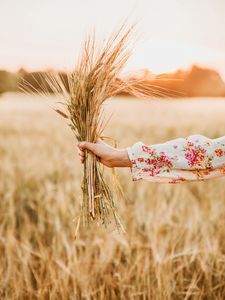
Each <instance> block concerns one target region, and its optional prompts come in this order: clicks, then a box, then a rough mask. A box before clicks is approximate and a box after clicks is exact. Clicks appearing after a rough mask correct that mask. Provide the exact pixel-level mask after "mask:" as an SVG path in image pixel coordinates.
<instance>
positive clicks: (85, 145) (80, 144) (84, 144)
mask: <svg viewBox="0 0 225 300" xmlns="http://www.w3.org/2000/svg"><path fill="white" fill-rule="evenodd" d="M77 146H78V148H79V149H80V150H81V151H84V150H85V149H87V150H90V151H91V152H93V153H94V154H96V155H97V154H98V153H97V152H96V151H97V150H96V144H95V143H90V142H78V143H77Z"/></svg>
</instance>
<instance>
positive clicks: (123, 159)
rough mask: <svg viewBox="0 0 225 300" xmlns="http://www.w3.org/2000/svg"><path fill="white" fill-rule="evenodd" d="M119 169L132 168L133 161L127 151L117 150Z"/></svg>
mask: <svg viewBox="0 0 225 300" xmlns="http://www.w3.org/2000/svg"><path fill="white" fill-rule="evenodd" d="M116 160H117V162H116V164H117V165H116V166H117V167H131V166H132V165H131V161H130V158H129V156H128V153H127V149H119V150H117V159H116Z"/></svg>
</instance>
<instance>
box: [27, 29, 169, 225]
mask: <svg viewBox="0 0 225 300" xmlns="http://www.w3.org/2000/svg"><path fill="white" fill-rule="evenodd" d="M133 29H134V26H130V27H127V26H126V25H122V26H121V27H120V28H119V30H117V31H116V32H115V33H113V34H112V35H111V36H110V38H109V39H108V40H107V41H106V42H105V43H104V44H103V46H102V47H101V49H100V48H99V47H98V46H97V42H96V38H95V35H94V34H93V35H89V36H88V37H87V39H86V40H85V41H84V44H83V47H82V49H81V53H80V57H79V59H78V62H77V66H76V68H75V71H74V72H72V73H70V74H67V77H66V78H65V77H63V76H61V75H60V74H59V73H52V72H50V73H48V75H47V76H45V78H44V79H43V80H41V82H42V90H43V91H44V94H49V87H50V89H51V91H52V92H53V93H54V94H55V95H57V96H58V97H62V96H63V99H64V102H63V104H64V105H65V108H66V111H62V110H61V109H58V108H57V109H55V111H56V112H57V113H59V114H60V115H61V116H62V117H64V118H67V119H69V126H70V127H71V129H72V131H73V132H74V134H75V137H76V139H77V140H78V141H88V142H93V143H94V142H96V141H97V140H98V139H99V138H100V137H101V135H102V132H103V130H104V128H105V126H106V122H107V120H106V119H105V118H104V116H103V113H102V104H103V103H104V101H105V100H106V99H108V98H110V97H112V96H114V95H117V94H119V93H121V92H126V93H128V94H130V95H133V96H135V97H142V98H143V97H149V96H150V95H156V96H159V94H160V95H162V94H163V92H162V91H159V90H158V89H154V86H152V85H151V84H146V83H145V80H143V79H135V78H127V79H126V78H125V79H122V77H121V76H120V72H121V71H122V70H123V68H124V66H125V64H126V62H127V60H128V58H129V57H130V54H131V50H132V49H128V42H129V38H130V36H131V33H132V32H133ZM119 76H120V77H119ZM25 85H26V83H24V85H23V90H27V89H28V90H29V91H30V90H33V92H34V93H36V92H38V93H40V91H39V90H38V91H37V90H36V89H32V87H31V86H29V83H28V86H27V87H25ZM24 87H25V88H24ZM81 188H82V224H83V225H84V226H89V225H90V224H91V223H92V222H96V221H97V222H98V223H99V222H100V223H102V224H104V225H107V224H108V223H109V222H111V218H110V216H111V215H113V216H114V221H115V224H116V227H117V228H118V229H122V225H121V222H120V219H119V217H118V214H117V211H116V207H115V202H114V195H113V193H112V191H111V189H110V187H109V186H108V185H107V183H106V181H105V179H104V176H103V170H102V168H100V162H99V159H98V157H96V156H95V155H94V154H92V153H90V152H87V151H86V152H85V161H84V165H83V180H82V184H81Z"/></svg>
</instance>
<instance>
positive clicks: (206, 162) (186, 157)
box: [127, 135, 225, 183]
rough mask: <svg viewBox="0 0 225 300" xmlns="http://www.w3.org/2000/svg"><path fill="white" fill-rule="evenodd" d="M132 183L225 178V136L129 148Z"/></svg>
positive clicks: (186, 139)
mask: <svg viewBox="0 0 225 300" xmlns="http://www.w3.org/2000/svg"><path fill="white" fill-rule="evenodd" d="M127 152H128V156H129V158H130V160H131V163H132V167H131V173H132V179H133V180H140V179H145V180H149V181H154V182H169V183H179V182H184V181H195V180H205V179H209V178H214V177H218V176H223V175H224V176H225V136H223V137H220V138H217V139H210V138H207V137H205V136H203V135H191V136H189V137H186V138H178V139H174V140H171V141H168V142H165V143H163V144H155V145H151V146H146V145H145V144H143V143H142V142H138V143H136V144H134V145H133V146H132V147H128V148H127Z"/></svg>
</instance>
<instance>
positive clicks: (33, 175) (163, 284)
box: [0, 94, 225, 300]
mask: <svg viewBox="0 0 225 300" xmlns="http://www.w3.org/2000/svg"><path fill="white" fill-rule="evenodd" d="M51 102H52V99H49V101H45V100H44V99H41V98H40V97H38V96H37V97H34V96H32V97H29V96H25V95H16V94H5V95H4V96H2V97H1V98H0V253H1V256H0V299H7V300H8V299H21V300H25V299H60V300H61V299H66V300H70V299H85V300H89V299H90V300H92V299H98V300H101V299H104V300H111V299H112V300H114V299H116V300H117V299H135V300H137V299H141V300H142V299H143V300H146V299H153V300H174V299H175V300H177V299H178V300H179V299H213V300H222V299H224V298H225V184H224V183H225V181H224V178H219V179H213V180H211V181H207V182H199V183H183V184H177V185H169V184H154V183H149V182H141V181H139V182H132V180H131V175H130V170H129V169H120V170H117V175H118V178H119V181H120V183H121V185H122V188H123V191H124V194H125V195H126V198H125V199H122V198H119V199H117V206H118V210H119V213H120V217H121V219H122V220H123V224H124V226H125V228H126V233H125V234H119V233H117V232H112V231H111V230H110V229H108V230H105V229H104V228H94V227H92V228H91V229H89V230H84V229H81V230H80V231H79V232H78V234H77V236H76V239H75V232H76V226H77V219H78V213H79V205H80V175H81V172H82V168H81V166H80V163H79V160H78V155H77V150H76V141H75V139H74V136H73V134H72V132H71V131H70V129H69V127H68V126H67V124H66V123H65V120H63V119H61V118H60V116H58V115H57V114H56V113H55V112H54V111H53V110H51V108H50V106H49V105H48V104H49V103H51ZM111 112H113V116H112V118H111V121H110V123H109V125H108V127H107V129H106V130H105V135H106V136H110V137H112V138H114V139H116V140H117V142H118V146H119V147H126V146H130V145H132V144H133V143H135V142H137V141H143V142H145V143H146V144H152V143H161V142H164V141H166V140H168V139H173V138H177V137H184V136H188V135H191V134H196V133H199V134H204V135H206V136H209V137H211V138H214V137H218V136H221V135H224V134H225V120H224V115H225V101H224V99H217V100H215V99H198V100H182V99H180V100H178V99H176V100H152V99H149V100H135V99H128V98H127V99H125V98H120V99H118V98H117V99H113V100H111V101H108V102H107V103H106V104H105V113H106V114H110V113H111Z"/></svg>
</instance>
